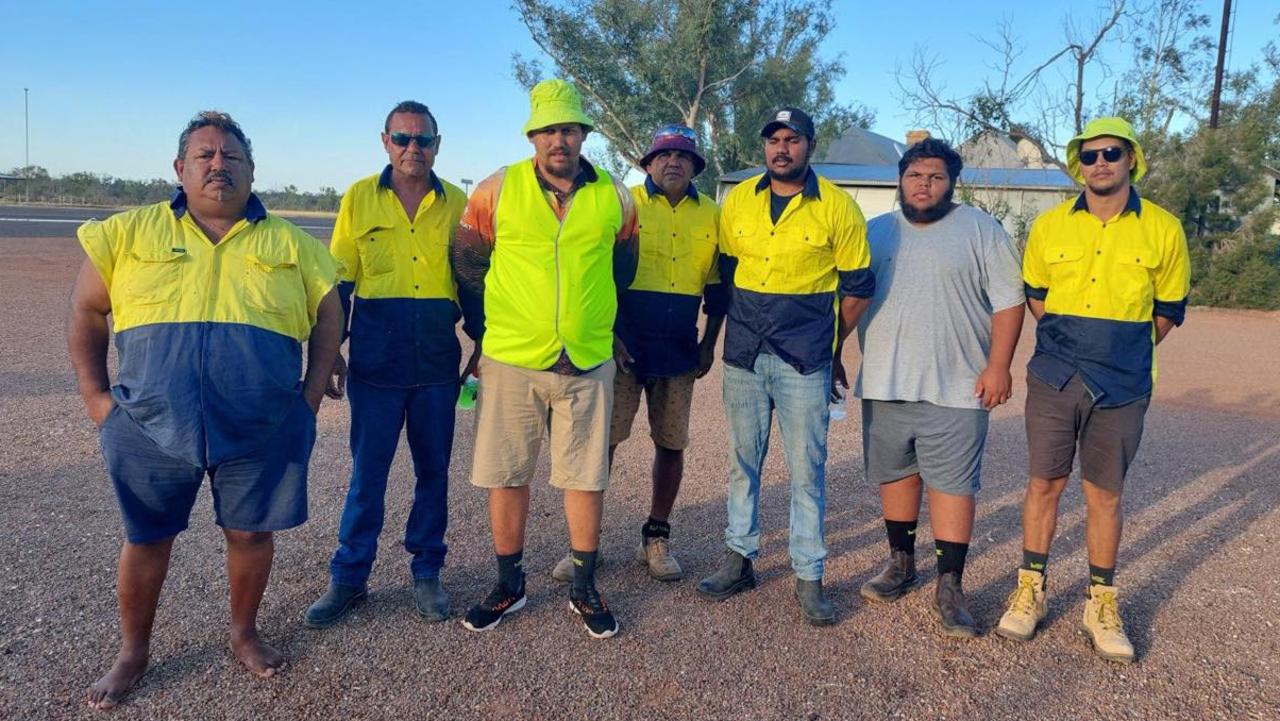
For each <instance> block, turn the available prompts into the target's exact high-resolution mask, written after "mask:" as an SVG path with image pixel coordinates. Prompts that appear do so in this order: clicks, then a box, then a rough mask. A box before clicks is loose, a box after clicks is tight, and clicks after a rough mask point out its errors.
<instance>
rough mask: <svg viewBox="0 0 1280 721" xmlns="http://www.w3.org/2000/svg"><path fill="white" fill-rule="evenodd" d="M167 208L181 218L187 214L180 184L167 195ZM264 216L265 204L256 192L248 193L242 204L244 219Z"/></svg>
mask: <svg viewBox="0 0 1280 721" xmlns="http://www.w3.org/2000/svg"><path fill="white" fill-rule="evenodd" d="M169 208H170V209H172V210H173V214H174V216H176V217H179V218H181V217H182V216H184V215H186V214H187V194H186V192H185V191H184V190H183V189H182V187H181V186H179V187H178V189H177V190H175V191H173V195H172V196H170V197H169ZM266 217H267V206H265V205H263V204H262V200H260V199H259V198H258V194H257V193H249V200H248V202H246V203H245V205H244V219H245V220H247V221H249V222H250V223H256V222H258V221H259V220H262V219H263V218H266Z"/></svg>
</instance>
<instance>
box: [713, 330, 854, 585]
mask: <svg viewBox="0 0 1280 721" xmlns="http://www.w3.org/2000/svg"><path fill="white" fill-rule="evenodd" d="M830 392H831V366H830V365H827V366H825V367H823V368H822V369H820V370H818V371H815V372H813V373H810V374H809V375H801V374H800V373H799V372H798V371H797V370H796V369H794V368H792V367H791V366H790V365H788V364H787V362H786V361H784V360H782V359H781V358H778V357H777V356H774V355H769V354H767V353H761V354H760V355H758V356H756V360H755V372H751V371H746V370H743V369H741V368H736V367H734V366H731V365H725V368H724V409H725V415H726V416H728V419H729V445H730V458H729V525H728V527H727V528H725V531H724V541H725V544H726V545H727V546H729V548H732V549H733V550H734V551H736V552H738V553H740V554H742V555H743V556H746V557H747V558H751V559H755V558H756V557H757V556H759V554H760V523H759V516H760V469H761V468H763V467H764V458H765V454H767V453H768V452H769V426H770V423H771V421H772V417H773V411H774V410H775V409H776V410H777V412H778V427H779V428H780V429H781V430H782V443H783V451H784V452H785V454H786V459H787V470H788V473H789V475H790V476H791V541H790V548H791V568H792V569H794V570H795V573H796V577H797V578H800V579H803V580H806V581H817V580H821V578H822V571H823V560H824V559H826V557H827V546H826V543H825V541H824V540H823V539H824V534H825V531H824V522H825V516H826V510H827V501H826V490H827V476H826V465H827V421H828V411H827V399H828V397H829V394H830Z"/></svg>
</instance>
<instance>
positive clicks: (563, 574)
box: [551, 550, 604, 583]
mask: <svg viewBox="0 0 1280 721" xmlns="http://www.w3.org/2000/svg"><path fill="white" fill-rule="evenodd" d="M601 568H604V554H603V553H600V552H599V551H598V550H597V551H596V570H597V571H599V570H600V569H601ZM551 577H552V578H554V579H555V580H557V581H559V582H561V583H569V582H570V581H572V580H573V554H571V553H566V554H564V558H562V559H560V562H559V563H557V564H556V567H555V568H553V569H551Z"/></svg>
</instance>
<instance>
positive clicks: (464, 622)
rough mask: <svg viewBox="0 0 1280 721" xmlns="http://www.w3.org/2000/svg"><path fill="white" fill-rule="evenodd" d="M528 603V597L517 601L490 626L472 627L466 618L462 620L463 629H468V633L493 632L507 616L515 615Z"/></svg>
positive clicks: (522, 597)
mask: <svg viewBox="0 0 1280 721" xmlns="http://www.w3.org/2000/svg"><path fill="white" fill-rule="evenodd" d="M528 601H529V597H528V596H521V597H520V600H519V601H516V602H515V603H513V604H511V606H510V608H508V609H507V610H505V611H503V612H502V615H501V616H498V617H497V618H495V619H493V623H491V624H489V625H488V626H472V625H471V622H470V621H468V620H467V619H465V618H464V619H462V627H463V628H465V629H467V630H468V631H475V632H477V633H484V632H485V631H492V630H493V629H495V628H497V627H498V624H500V623H502V619H504V618H506V617H507V614H509V613H515V612H516V611H519V610H520V609H522V608H524V605H525V603H527V602H528Z"/></svg>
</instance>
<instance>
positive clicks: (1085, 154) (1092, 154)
mask: <svg viewBox="0 0 1280 721" xmlns="http://www.w3.org/2000/svg"><path fill="white" fill-rule="evenodd" d="M1124 153H1125V149H1124V148H1122V147H1120V146H1118V145H1112V146H1110V147H1107V148H1101V149H1099V150H1081V151H1080V164H1081V165H1093V164H1094V163H1096V162H1098V155H1099V154H1101V155H1102V159H1103V160H1105V161H1107V162H1108V163H1116V162H1119V161H1120V159H1121V158H1123V157H1124Z"/></svg>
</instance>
